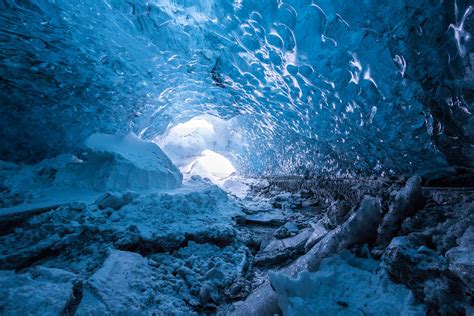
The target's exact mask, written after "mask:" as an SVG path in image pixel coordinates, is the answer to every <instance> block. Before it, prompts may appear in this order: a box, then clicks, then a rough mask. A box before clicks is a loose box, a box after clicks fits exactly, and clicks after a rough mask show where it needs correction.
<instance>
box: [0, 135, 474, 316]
mask: <svg viewBox="0 0 474 316" xmlns="http://www.w3.org/2000/svg"><path fill="white" fill-rule="evenodd" d="M87 144H88V145H87V146H86V148H87V154H86V155H83V156H84V157H82V159H79V158H77V157H75V156H73V155H61V156H59V157H56V158H53V159H49V160H46V161H42V162H40V163H39V164H37V165H33V166H27V165H25V166H19V165H15V164H12V163H7V162H2V163H0V184H1V187H2V191H1V206H3V208H2V209H0V225H1V228H2V233H1V234H0V281H1V283H2V288H1V289H0V311H1V313H2V315H24V314H34V315H59V314H68V315H71V314H77V315H99V314H100V315H103V314H110V315H116V314H127V315H128V314H131V315H142V314H147V315H148V314H153V313H156V314H167V313H171V314H186V315H188V314H199V313H201V314H202V313H208V314H215V313H221V314H229V313H234V314H236V315H248V314H257V315H260V314H262V315H265V314H272V313H275V312H278V306H279V307H280V308H281V310H282V311H283V313H284V314H285V315H308V314H318V313H319V314H327V315H330V314H342V315H345V314H350V315H352V314H366V315H376V314H379V313H380V312H383V313H385V314H389V315H398V314H403V315H418V314H420V313H421V314H422V313H424V311H425V309H426V310H428V311H429V310H430V308H431V310H433V308H436V310H441V311H443V312H445V313H448V314H449V313H450V312H452V311H456V310H459V311H461V310H466V311H469V309H468V308H467V307H466V297H467V296H466V295H467V294H465V293H468V292H469V291H471V290H472V285H470V284H469V282H470V281H471V280H472V275H473V273H472V262H471V261H472V260H470V258H471V257H472V256H471V253H472V252H470V250H472V246H473V245H472V241H473V238H472V223H473V219H472V214H473V213H472V212H470V209H469V201H472V196H471V197H469V195H466V196H465V197H463V198H457V199H453V198H452V197H450V196H449V195H448V196H446V195H443V194H442V193H440V192H437V191H434V193H429V194H428V193H427V194H425V193H423V191H422V188H421V181H420V178H418V177H412V178H410V179H409V180H408V181H406V182H403V183H398V182H389V181H388V180H374V181H372V180H369V181H355V180H348V181H346V180H344V179H342V180H337V179H336V180H333V181H332V182H331V181H326V180H324V179H323V180H321V181H320V182H317V181H318V180H314V181H313V182H308V181H307V180H305V179H300V180H298V181H294V182H291V181H290V182H288V181H287V180H285V181H286V182H285V181H275V180H272V179H271V178H269V179H248V178H244V177H242V176H239V175H238V174H235V173H232V174H229V175H228V176H225V177H222V178H219V181H216V178H214V179H205V178H202V177H201V176H198V175H192V174H191V173H185V174H184V176H182V175H181V173H180V171H179V170H178V169H177V168H176V167H174V166H173V165H172V163H171V161H170V160H169V159H168V158H167V157H166V155H165V154H164V153H163V152H161V150H160V148H159V147H158V146H157V145H156V144H155V143H146V142H143V141H141V140H139V139H137V138H136V136H134V135H127V136H125V137H118V136H111V135H103V134H102V135H95V136H93V137H91V138H89V141H88V142H87ZM97 161H100V163H97ZM95 174H97V175H98V176H97V177H96V178H94V177H93V175H95ZM211 180H213V181H214V182H213V181H211ZM99 184H100V185H99ZM304 185H308V186H307V187H306V188H303V186H304ZM368 195H370V196H368ZM460 196H461V197H462V196H463V195H460ZM424 199H428V200H429V201H431V202H430V203H431V204H428V207H427V208H425V209H423V210H422V211H420V212H421V213H420V214H424V213H423V212H425V213H427V214H433V213H440V214H445V215H446V217H445V218H447V220H446V221H444V222H443V221H442V217H439V216H438V217H436V218H437V220H439V222H433V223H427V222H426V221H424V220H423V218H430V216H431V215H430V216H425V215H420V218H418V217H417V216H414V217H413V218H411V217H410V216H413V214H415V213H414V212H415V211H416V210H417V209H418V208H419V207H422V206H420V205H421V204H423V203H424V202H423V201H424ZM469 199H471V200H469ZM421 202H423V203H421ZM471 206H472V205H471ZM451 207H455V208H456V209H460V210H462V211H460V212H459V214H457V215H455V216H454V215H452V214H451V215H449V214H450V213H449V210H450V208H451ZM443 216H444V215H443ZM431 217H432V216H431ZM402 223H403V225H402ZM430 225H434V226H430ZM436 225H438V226H439V227H441V228H440V229H438V228H437V226H436ZM420 227H422V228H423V229H424V230H425V231H426V232H429V234H430V235H431V236H432V237H431V238H432V239H431V240H432V242H434V243H436V245H437V246H436V247H437V248H436V249H437V250H433V249H430V248H428V247H427V246H429V244H427V243H426V242H424V241H423V238H426V237H423V236H422V237H420V234H419V230H420V229H421V228H420ZM469 227H471V228H469ZM423 229H421V230H422V231H423ZM400 234H404V235H403V236H401V237H400V236H399V235H400ZM397 236H398V237H397ZM366 243H369V244H370V247H371V249H370V250H369V249H368V248H367V247H366V246H364V244H366ZM348 249H349V250H352V251H353V252H352V253H350V252H348ZM437 251H438V252H437ZM442 253H443V254H444V253H445V254H446V257H444V256H443V255H442ZM356 255H357V256H356ZM371 256H374V257H376V258H377V259H378V260H375V259H372V257H371ZM270 271H273V272H270ZM308 271H310V272H308ZM393 281H397V283H398V284H396V283H394V282H393ZM453 286H456V288H457V289H458V290H457V291H458V292H459V293H457V294H456V293H455V294H452V293H451V292H453V289H454V288H453ZM453 293H454V292H453ZM423 295H426V296H423ZM424 297H425V298H424ZM447 302H448V303H447ZM451 302H453V303H452V304H451ZM433 306H435V307H433ZM466 308H467V309H466Z"/></svg>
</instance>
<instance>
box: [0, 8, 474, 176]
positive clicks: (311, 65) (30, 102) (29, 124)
mask: <svg viewBox="0 0 474 316" xmlns="http://www.w3.org/2000/svg"><path fill="white" fill-rule="evenodd" d="M473 16H474V15H473V10H472V4H470V1H468V0H457V1H454V0H450V1H442V2H441V1H437V2H433V1H418V0H407V1H404V2H393V1H375V0H369V1H364V2H363V3H360V4H357V5H356V4H354V3H352V2H348V1H333V0H318V1H309V0H304V1H294V0H285V1H277V0H264V1H233V0H222V1H217V0H210V1H199V2H195V1H187V0H178V1H170V0H161V1H153V2H142V1H136V0H132V1H127V2H122V1H95V0H84V1H80V2H77V1H68V0H62V1H55V2H45V1H34V0H27V1H21V2H18V1H11V0H7V1H3V2H2V3H1V4H0V21H1V23H0V25H1V31H2V32H1V39H2V40H1V50H0V63H1V67H0V76H1V78H2V80H0V98H1V103H2V104H1V105H2V106H1V107H0V115H1V116H2V118H3V120H4V121H3V123H2V125H1V127H0V138H1V139H2V140H4V141H2V142H1V144H0V159H8V160H15V161H32V160H39V159H41V158H43V157H45V156H49V157H51V156H53V155H55V154H57V153H61V152H66V151H69V150H71V149H76V148H77V147H78V146H79V145H80V144H81V143H82V140H84V139H85V138H86V137H88V136H89V135H90V134H92V133H93V132H97V131H100V132H105V133H118V132H127V131H134V132H135V133H136V134H137V135H139V136H140V137H143V138H145V139H154V138H155V137H156V136H158V135H161V134H163V133H165V132H166V130H167V129H168V127H172V126H176V125H177V124H179V123H184V122H186V121H188V120H190V119H191V118H193V117H196V116H200V115H202V114H211V115H216V116H219V117H222V118H226V119H229V118H231V117H233V118H234V121H235V128H237V129H238V130H239V133H240V134H241V136H242V139H241V141H239V143H240V144H241V145H242V146H240V147H237V148H230V149H229V155H230V156H233V157H235V159H236V160H237V161H238V162H239V163H238V164H239V167H240V169H241V170H242V171H246V172H258V173H261V172H267V173H290V172H299V171H300V170H301V169H302V168H310V169H314V170H316V171H325V170H329V171H346V170H349V171H350V172H360V173H376V174H381V173H386V174H390V173H401V172H410V171H414V170H420V169H427V168H430V167H433V166H439V165H444V164H446V160H447V161H448V162H449V163H452V164H461V165H470V166H472V165H473V161H474V159H473V156H474V155H473V147H472V143H473V134H474V128H473V126H474V119H473V116H472V112H473V108H472V104H473V100H472V95H473V94H472V80H473V74H474V71H473V68H472V63H473V53H472V47H473V44H472V43H473V41H472V39H471V36H470V34H472V30H473Z"/></svg>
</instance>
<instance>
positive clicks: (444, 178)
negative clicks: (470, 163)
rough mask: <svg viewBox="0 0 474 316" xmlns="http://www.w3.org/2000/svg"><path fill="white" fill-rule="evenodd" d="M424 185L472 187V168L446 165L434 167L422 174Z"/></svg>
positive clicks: (473, 181)
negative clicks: (444, 166)
mask: <svg viewBox="0 0 474 316" xmlns="http://www.w3.org/2000/svg"><path fill="white" fill-rule="evenodd" d="M422 180H423V186H426V187H472V186H474V169H471V168H463V167H446V168H440V169H435V170H432V171H430V172H427V173H425V174H424V175H423V176H422Z"/></svg>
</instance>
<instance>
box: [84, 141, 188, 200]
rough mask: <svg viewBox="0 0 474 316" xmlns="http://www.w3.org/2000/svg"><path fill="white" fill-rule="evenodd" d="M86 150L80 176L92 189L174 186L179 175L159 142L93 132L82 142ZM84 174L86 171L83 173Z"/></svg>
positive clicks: (177, 182) (179, 181)
mask: <svg viewBox="0 0 474 316" xmlns="http://www.w3.org/2000/svg"><path fill="white" fill-rule="evenodd" d="M85 147H86V148H87V149H88V150H89V152H88V155H87V162H86V164H85V168H83V169H81V170H79V172H80V173H81V175H80V176H83V177H84V178H85V180H86V181H92V183H91V184H90V185H91V186H92V188H93V189H95V190H100V191H104V190H112V191H123V190H150V189H174V188H177V187H179V186H180V185H181V181H182V178H183V176H182V174H181V172H180V171H179V170H178V169H177V168H176V167H175V166H174V165H173V163H172V162H171V160H170V159H169V158H168V157H167V156H166V155H165V154H164V153H163V151H162V150H161V149H160V148H159V147H158V145H156V144H154V143H152V142H146V141H143V140H141V139H139V138H138V137H137V136H136V135H134V134H133V133H129V134H127V135H126V136H115V135H107V134H93V135H91V136H89V137H88V138H87V139H86V141H85ZM84 173H85V174H84Z"/></svg>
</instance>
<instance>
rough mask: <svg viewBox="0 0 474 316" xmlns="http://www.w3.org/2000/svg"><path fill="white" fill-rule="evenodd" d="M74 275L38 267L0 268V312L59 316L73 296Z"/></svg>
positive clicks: (3, 313)
mask: <svg viewBox="0 0 474 316" xmlns="http://www.w3.org/2000/svg"><path fill="white" fill-rule="evenodd" d="M77 279H78V277H77V276H76V275H74V274H73V273H70V272H68V271H65V270H60V269H49V268H44V267H38V268H36V269H33V270H32V271H31V272H27V273H15V272H14V271H6V270H0V284H2V286H1V287H0V302H1V303H0V306H1V308H0V309H1V311H2V315H5V316H7V315H12V316H15V315H38V316H40V315H61V313H62V312H63V311H64V310H65V308H66V307H67V305H68V303H69V302H70V301H71V300H72V299H73V287H74V282H75V281H76V280H77Z"/></svg>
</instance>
